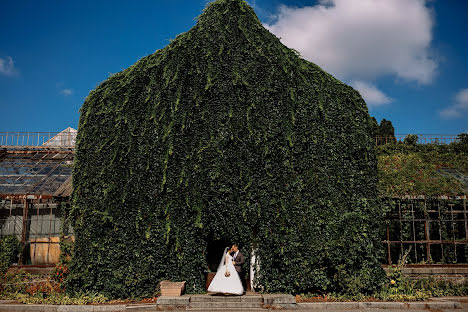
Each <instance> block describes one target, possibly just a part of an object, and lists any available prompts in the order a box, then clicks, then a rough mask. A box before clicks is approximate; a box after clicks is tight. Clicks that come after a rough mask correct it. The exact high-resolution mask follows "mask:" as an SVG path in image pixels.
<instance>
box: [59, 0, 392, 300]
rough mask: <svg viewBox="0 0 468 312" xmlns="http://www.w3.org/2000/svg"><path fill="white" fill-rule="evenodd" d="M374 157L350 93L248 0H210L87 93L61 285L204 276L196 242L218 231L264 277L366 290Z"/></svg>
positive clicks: (118, 288) (111, 287)
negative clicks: (171, 35) (163, 40)
mask: <svg viewBox="0 0 468 312" xmlns="http://www.w3.org/2000/svg"><path fill="white" fill-rule="evenodd" d="M376 169H377V166H376V156H375V151H374V142H373V138H372V135H371V119H370V117H369V114H368V110H367V107H366V104H365V102H364V101H363V99H362V98H361V96H360V95H359V93H358V92H357V91H355V90H354V89H353V88H351V87H349V86H347V85H345V84H343V83H342V82H340V81H338V80H337V79H335V78H334V77H332V76H331V75H329V74H327V73H326V72H324V71H323V70H322V69H320V68H319V67H318V66H316V65H314V64H312V63H310V62H308V61H305V60H304V59H302V58H301V57H300V56H299V55H298V53H297V52H295V51H294V50H291V49H289V48H287V47H286V46H284V45H283V44H281V42H280V41H279V39H278V38H277V37H275V36H274V35H273V34H271V33H270V32H269V31H268V30H266V29H265V28H264V27H263V26H262V24H261V22H260V21H259V20H258V18H257V16H256V15H255V12H254V11H253V9H252V8H251V7H249V6H248V5H247V4H246V2H245V1H243V0H217V1H214V2H212V3H210V4H209V5H208V6H207V7H206V9H205V10H204V12H203V14H202V15H201V16H200V17H199V19H198V21H197V23H196V25H195V26H194V27H193V28H192V29H191V30H189V31H188V32H186V33H184V34H181V35H179V36H177V38H176V39H175V40H173V41H172V42H171V43H170V44H169V45H168V46H167V47H165V48H164V49H161V50H158V51H156V52H155V53H154V54H151V55H149V56H147V57H144V58H142V59H141V60H140V61H138V62H137V63H136V64H134V65H132V66H131V67H130V68H128V69H126V70H124V71H122V72H120V73H117V74H115V75H113V76H111V77H110V78H108V79H107V80H106V81H104V82H103V83H102V84H101V85H99V86H98V87H97V88H96V89H95V90H93V91H92V92H91V93H90V94H89V96H88V97H87V99H86V100H85V102H84V104H83V107H82V108H81V117H80V122H79V131H78V137H77V146H76V158H75V167H74V172H73V187H74V191H73V205H72V216H73V226H74V230H75V234H76V246H75V255H74V257H73V260H72V265H71V273H70V275H69V278H68V280H67V287H68V288H67V289H68V290H69V291H79V290H85V291H92V292H99V293H103V294H105V295H107V296H109V297H128V296H146V295H152V294H153V292H154V290H155V289H156V287H157V284H158V282H159V281H160V280H162V279H171V280H173V281H178V280H185V281H187V289H188V291H189V292H198V291H203V290H204V270H205V269H206V267H207V263H206V252H207V250H206V249H207V244H208V242H209V241H211V240H216V239H227V240H230V241H232V242H237V243H238V244H239V245H240V246H241V249H243V251H244V253H245V254H246V255H247V257H248V255H249V253H250V250H251V248H252V246H255V248H256V249H257V256H258V257H257V259H259V268H260V269H259V271H258V272H257V275H256V276H257V278H258V283H259V285H262V286H263V288H264V290H266V291H271V292H273V291H275V292H276V291H281V292H288V293H299V292H307V291H316V290H328V291H331V290H333V291H342V292H353V291H371V290H373V289H375V288H376V287H378V286H379V285H380V283H381V282H382V279H383V278H384V273H383V270H382V268H381V267H380V263H379V250H380V249H381V244H380V238H379V232H378V231H379V227H380V221H381V217H382V216H381V214H380V212H379V210H378V209H377V204H376V201H377V191H376V183H377V175H376ZM246 268H247V267H246Z"/></svg>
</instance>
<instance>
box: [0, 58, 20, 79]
mask: <svg viewBox="0 0 468 312" xmlns="http://www.w3.org/2000/svg"><path fill="white" fill-rule="evenodd" d="M0 74H2V75H5V76H15V75H16V74H18V71H17V70H16V68H15V63H14V62H13V59H12V58H11V57H10V56H7V57H6V58H2V57H0Z"/></svg>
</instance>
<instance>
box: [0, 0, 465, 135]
mask: <svg viewBox="0 0 468 312" xmlns="http://www.w3.org/2000/svg"><path fill="white" fill-rule="evenodd" d="M207 2H208V1H206V0H171V1H157V0H153V1H144V0H139V1H130V0H127V1H123V0H122V1H121V0H114V1H58V0H56V1H54V0H48V1H37V0H24V1H16V0H4V1H2V3H1V9H0V29H1V30H2V31H1V32H0V131H60V130H62V129H65V128H66V127H68V126H71V127H74V128H77V126H78V120H79V111H78V110H79V108H80V107H81V105H82V104H83V101H84V99H85V98H86V96H87V95H88V93H89V92H90V91H91V90H92V89H94V88H95V87H96V86H97V85H98V84H99V83H100V82H102V81H103V80H105V79H106V78H107V77H108V76H109V74H111V73H115V72H118V71H121V70H122V69H125V68H127V67H129V66H130V65H132V64H133V63H135V62H136V61H137V60H139V59H140V58H142V57H144V56H146V55H148V54H151V53H153V52H154V51H156V50H158V49H161V48H163V47H164V46H166V45H167V44H168V43H169V40H170V39H172V38H175V36H176V35H177V34H179V33H181V32H185V31H187V30H189V29H190V28H191V27H192V26H193V25H195V23H196V20H195V18H196V17H197V16H198V15H199V14H200V13H201V11H202V10H203V8H204V6H205V5H206V3H207ZM248 2H249V3H250V4H251V5H252V6H253V7H254V9H255V10H256V12H257V14H258V16H259V18H260V20H261V21H262V22H263V23H264V24H265V26H266V27H267V28H268V29H269V30H270V31H272V32H273V33H275V34H276V35H278V36H279V37H281V40H282V41H283V42H284V43H285V44H287V45H288V46H290V47H292V48H295V49H296V50H298V51H299V52H300V53H301V55H302V56H303V57H304V58H306V59H308V60H310V61H313V62H315V63H317V64H318V65H320V66H322V67H323V68H324V69H326V70H327V71H329V72H331V73H332V74H333V75H334V76H336V77H338V78H339V79H341V80H343V81H344V82H346V83H349V84H351V85H352V86H354V87H355V88H356V89H358V90H359V91H360V92H361V94H362V95H363V97H364V98H365V99H366V102H367V103H368V106H369V109H370V113H371V115H372V116H375V117H376V118H377V119H378V120H381V119H382V118H385V119H390V120H391V121H392V122H393V124H394V126H395V129H396V132H397V133H401V134H405V133H421V134H457V133H461V132H464V131H467V130H468V58H467V56H468V41H467V40H466V31H464V30H465V29H468V19H466V14H467V12H468V1H465V0H450V1H447V0H431V1H424V0H388V1H380V4H379V1H378V0H377V1H376V0H321V1H319V2H317V1H312V0H311V1H307V0H302V1H300V0H255V1H254V0H251V1H248ZM384 2H385V3H386V6H382V5H381V4H382V3H384ZM350 3H351V5H352V6H349V5H350ZM353 3H354V4H353Z"/></svg>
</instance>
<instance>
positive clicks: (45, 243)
mask: <svg viewBox="0 0 468 312" xmlns="http://www.w3.org/2000/svg"><path fill="white" fill-rule="evenodd" d="M30 242H31V244H30V248H29V253H30V256H31V264H33V265H41V264H56V263H57V262H58V260H59V255H60V244H59V242H60V237H39V238H31V239H30Z"/></svg>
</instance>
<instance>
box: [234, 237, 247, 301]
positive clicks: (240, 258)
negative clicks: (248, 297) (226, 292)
mask: <svg viewBox="0 0 468 312" xmlns="http://www.w3.org/2000/svg"><path fill="white" fill-rule="evenodd" d="M231 250H232V263H233V264H234V268H235V269H236V271H237V273H239V277H240V279H241V281H242V286H243V287H244V292H246V291H247V283H246V281H245V272H244V270H243V269H242V265H243V264H244V263H245V258H244V255H243V254H242V252H240V251H239V246H237V245H236V244H234V245H232V248H231Z"/></svg>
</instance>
